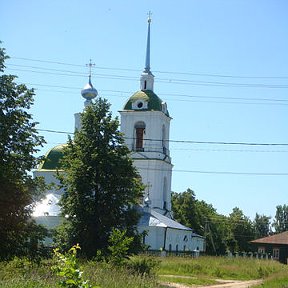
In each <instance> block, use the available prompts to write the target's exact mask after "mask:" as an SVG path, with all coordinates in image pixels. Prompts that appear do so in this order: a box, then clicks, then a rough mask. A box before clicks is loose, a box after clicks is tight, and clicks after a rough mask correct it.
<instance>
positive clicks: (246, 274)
mask: <svg viewBox="0 0 288 288" xmlns="http://www.w3.org/2000/svg"><path fill="white" fill-rule="evenodd" d="M282 267H285V268H286V271H287V272H288V269H287V266H283V265H282V264H279V263H278V262H275V261H270V260H257V259H248V258H237V259H235V258H227V257H208V256H203V257H199V258H180V257H167V258H162V261H161V265H160V270H159V275H186V276H194V277H202V276H205V277H206V278H210V279H215V278H219V279H235V280H253V279H260V278H267V277H268V276H270V275H272V274H273V273H276V272H278V271H280V270H281V269H283V268H282Z"/></svg>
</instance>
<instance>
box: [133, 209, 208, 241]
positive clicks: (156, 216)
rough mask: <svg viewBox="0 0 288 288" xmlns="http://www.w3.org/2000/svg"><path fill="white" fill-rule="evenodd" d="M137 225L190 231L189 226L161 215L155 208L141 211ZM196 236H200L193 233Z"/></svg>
mask: <svg viewBox="0 0 288 288" xmlns="http://www.w3.org/2000/svg"><path fill="white" fill-rule="evenodd" d="M138 226H147V227H164V228H171V229H177V230H186V231H192V229H191V228H189V227H186V226H184V225H182V224H180V223H178V222H176V221H175V220H173V219H171V218H168V217H166V216H165V215H162V214H160V213H158V212H156V211H155V210H153V209H151V211H150V212H143V214H142V216H141V218H140V220H139V223H138ZM193 235H194V236H196V237H202V236H200V235H198V234H196V233H193Z"/></svg>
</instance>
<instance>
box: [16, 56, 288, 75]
mask: <svg viewBox="0 0 288 288" xmlns="http://www.w3.org/2000/svg"><path fill="white" fill-rule="evenodd" d="M10 59H16V60H24V61H32V62H39V63H49V64H57V65H65V66H73V67H82V68H84V67H85V65H80V64H72V63H67V62H60V61H50V60H41V59H32V58H24V57H10ZM96 69H103V70H118V71H139V70H140V69H129V68H119V67H118V68H117V67H101V66H96ZM154 72H155V73H163V74H178V75H190V76H205V77H220V78H234V79H237V78H238V79H288V76H241V75H227V74H226V75H225V74H217V73H192V72H177V71H161V70H155V71H154Z"/></svg>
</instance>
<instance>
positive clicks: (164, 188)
mask: <svg viewBox="0 0 288 288" xmlns="http://www.w3.org/2000/svg"><path fill="white" fill-rule="evenodd" d="M167 208H168V207H167V178H166V177H164V179H163V209H167Z"/></svg>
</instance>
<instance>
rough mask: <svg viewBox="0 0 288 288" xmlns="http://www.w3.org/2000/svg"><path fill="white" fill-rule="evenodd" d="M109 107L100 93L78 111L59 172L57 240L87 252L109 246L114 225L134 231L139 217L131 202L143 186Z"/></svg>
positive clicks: (93, 251) (133, 203) (128, 231)
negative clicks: (78, 126)
mask: <svg viewBox="0 0 288 288" xmlns="http://www.w3.org/2000/svg"><path fill="white" fill-rule="evenodd" d="M109 108H110V105H109V104H108V102H107V100H105V99H101V98H98V99H97V100H96V101H95V103H94V104H91V105H90V106H88V107H87V108H86V109H85V111H84V112H83V113H82V115H81V130H79V131H76V132H75V135H74V140H73V141H72V140H71V139H69V141H68V144H67V147H66V148H65V149H64V157H63V162H62V164H63V165H62V167H63V169H64V171H65V173H64V174H63V175H61V176H60V175H59V178H60V181H61V183H62V185H63V187H64V190H65V192H64V194H63V197H62V200H61V203H60V205H61V207H62V214H63V216H65V217H66V221H65V223H64V225H63V226H62V227H61V233H58V236H57V237H56V238H57V239H58V240H57V242H58V243H59V244H60V245H61V244H62V246H63V244H64V246H65V248H67V247H69V246H70V247H71V246H72V245H75V244H76V243H79V244H80V246H81V248H82V250H81V253H82V254H84V255H85V256H86V257H94V256H96V252H97V250H103V249H104V250H105V249H106V250H107V246H108V239H109V235H110V233H111V232H112V229H113V228H118V229H120V230H122V231H123V230H127V236H129V237H130V236H133V235H135V233H136V224H137V222H138V219H139V215H138V213H137V211H136V208H135V205H136V204H137V201H138V200H139V198H140V197H141V196H142V193H143V185H142V183H141V182H140V180H139V175H138V173H137V171H136V168H135V167H134V166H133V163H132V159H131V158H130V151H129V149H128V148H127V146H125V144H124V138H123V135H122V134H121V133H120V132H119V130H118V128H119V121H118V118H115V119H113V118H112V114H111V112H110V111H109Z"/></svg>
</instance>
